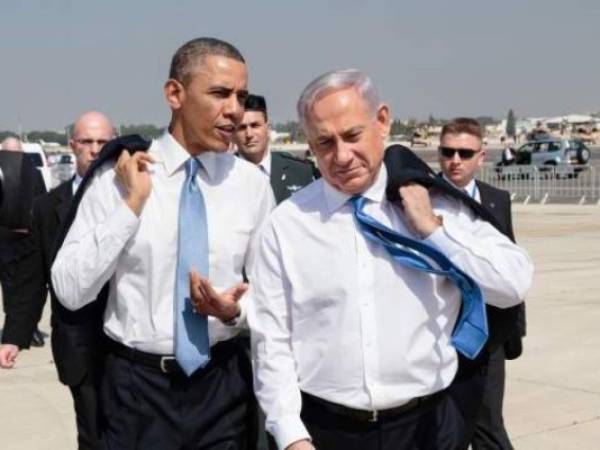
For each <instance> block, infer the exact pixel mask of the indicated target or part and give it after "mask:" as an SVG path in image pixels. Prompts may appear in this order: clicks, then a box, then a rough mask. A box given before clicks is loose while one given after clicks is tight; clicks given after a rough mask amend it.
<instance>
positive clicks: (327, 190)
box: [323, 163, 387, 213]
mask: <svg viewBox="0 0 600 450" xmlns="http://www.w3.org/2000/svg"><path fill="white" fill-rule="evenodd" d="M323 181H324V183H323V194H324V196H325V202H326V203H327V210H328V211H329V212H330V213H332V212H334V211H335V210H337V209H339V208H340V207H341V206H342V205H344V203H346V202H347V201H348V199H349V198H350V197H352V196H351V195H349V194H345V193H343V192H341V191H339V190H337V189H336V188H334V187H333V186H331V185H330V184H329V183H328V182H327V181H326V180H325V179H323ZM386 184H387V171H386V169H385V166H384V165H383V163H382V164H381V166H380V167H379V173H378V174H377V178H375V182H374V183H373V184H372V185H371V186H370V187H369V188H368V189H367V190H366V191H365V192H363V193H362V194H361V195H362V196H363V197H365V198H366V199H368V200H371V201H374V202H378V203H379V202H381V201H382V200H383V199H384V198H385V187H386Z"/></svg>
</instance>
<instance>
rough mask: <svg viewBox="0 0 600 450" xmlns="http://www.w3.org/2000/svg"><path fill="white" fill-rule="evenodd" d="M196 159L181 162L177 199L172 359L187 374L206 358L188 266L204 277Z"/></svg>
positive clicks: (204, 324)
mask: <svg viewBox="0 0 600 450" xmlns="http://www.w3.org/2000/svg"><path fill="white" fill-rule="evenodd" d="M199 167H200V163H199V162H198V160H196V158H190V159H188V160H187V161H186V163H185V174H186V178H185V182H184V184H183V188H182V190H181V199H180V201H179V236H178V243H177V272H176V280H175V359H176V360H177V362H178V363H179V365H180V366H181V368H182V369H183V371H184V372H185V373H186V374H187V375H188V376H190V375H191V374H192V373H194V372H195V371H196V370H197V369H198V368H200V367H204V366H205V365H206V364H207V363H208V361H209V360H210V347H209V341H208V321H207V318H206V316H203V315H201V314H197V313H195V312H194V311H193V310H192V304H191V301H190V270H191V269H192V268H194V269H196V271H197V272H198V273H200V275H202V276H203V277H208V228H207V223H206V206H205V204H204V197H203V196H202V191H200V188H199V187H198V185H197V183H196V173H197V172H198V169H199Z"/></svg>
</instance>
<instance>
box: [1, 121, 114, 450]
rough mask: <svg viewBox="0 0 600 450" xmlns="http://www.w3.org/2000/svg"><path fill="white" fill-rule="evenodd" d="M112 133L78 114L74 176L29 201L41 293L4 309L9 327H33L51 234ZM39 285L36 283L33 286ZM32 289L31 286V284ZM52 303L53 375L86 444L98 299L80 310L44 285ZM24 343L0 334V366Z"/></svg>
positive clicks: (98, 348)
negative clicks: (67, 395)
mask: <svg viewBox="0 0 600 450" xmlns="http://www.w3.org/2000/svg"><path fill="white" fill-rule="evenodd" d="M113 137H114V128H113V126H112V124H111V123H110V121H109V119H108V118H107V117H106V116H105V115H104V114H101V113H99V112H96V111H90V112H86V113H85V114H83V115H81V116H80V117H79V118H78V119H77V121H76V122H75V124H74V125H73V130H72V133H71V140H70V141H69V145H70V147H71V149H72V150H73V153H74V154H75V159H76V174H75V176H74V177H73V178H72V179H71V180H69V181H66V182H64V183H62V184H61V185H59V186H58V187H56V188H55V189H53V190H52V191H50V192H49V193H47V194H45V195H43V196H41V197H39V198H38V199H36V201H35V202H34V204H33V236H34V238H35V243H36V252H35V255H36V258H35V261H36V267H37V273H39V277H38V278H37V279H36V283H37V285H38V286H41V287H42V288H43V290H44V295H41V296H40V295H37V296H36V295H31V296H30V297H29V298H28V299H27V307H26V308H22V309H21V310H20V313H19V314H12V315H7V317H6V322H7V324H9V325H10V327H9V328H10V329H15V330H28V329H31V328H32V327H35V324H36V323H37V321H38V320H39V318H40V316H41V312H42V309H43V306H44V302H45V300H46V295H45V293H46V287H47V286H49V282H50V267H51V266H52V254H53V247H54V240H55V238H56V235H57V233H58V230H59V228H60V225H61V223H62V221H63V220H64V217H65V215H66V213H67V211H68V209H69V204H70V202H71V199H72V198H73V194H74V193H75V191H76V190H77V187H78V186H79V183H80V181H81V178H82V177H83V175H84V174H85V172H86V171H87V169H88V167H89V166H90V164H91V163H92V162H93V161H94V160H95V159H96V157H97V156H98V153H99V152H100V150H101V149H102V146H103V145H104V144H106V142H108V141H109V140H110V139H112V138H113ZM37 291H39V289H37ZM34 292H35V290H34ZM50 294H51V306H52V319H51V324H52V352H53V355H54V362H55V364H56V369H57V372H58V378H59V380H60V381H61V382H62V383H63V384H65V385H67V386H68V387H69V389H70V390H71V394H72V395H73V403H74V407H75V414H76V419H77V434H78V448H79V449H80V450H82V449H91V448H93V446H94V445H95V443H96V441H97V440H98V424H97V417H98V416H97V411H98V402H97V396H98V394H97V392H98V389H97V388H98V382H99V378H100V372H101V367H99V366H98V361H100V360H102V359H103V358H101V357H100V356H102V353H103V345H102V339H101V337H102V334H101V323H100V322H99V319H101V318H102V314H98V312H97V309H98V308H99V307H101V306H102V305H90V307H89V308H83V309H82V310H80V311H76V312H73V311H68V310H66V309H65V308H64V307H63V306H62V305H61V304H60V303H59V302H58V301H57V299H56V296H55V295H54V292H53V291H52V289H50ZM23 347H24V343H23V342H22V341H20V340H19V338H18V337H17V336H11V335H8V336H6V335H5V336H3V344H2V346H0V366H1V367H3V368H11V367H13V366H14V364H15V361H16V358H17V355H18V353H19V350H20V348H23Z"/></svg>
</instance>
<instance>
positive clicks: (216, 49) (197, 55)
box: [169, 37, 246, 84]
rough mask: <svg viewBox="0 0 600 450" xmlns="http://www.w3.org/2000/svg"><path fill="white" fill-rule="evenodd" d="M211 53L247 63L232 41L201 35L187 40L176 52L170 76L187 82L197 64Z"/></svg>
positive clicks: (181, 81)
mask: <svg viewBox="0 0 600 450" xmlns="http://www.w3.org/2000/svg"><path fill="white" fill-rule="evenodd" d="M210 55H218V56H225V57H227V58H231V59H235V60H236V61H239V62H241V63H244V64H246V61H245V60H244V57H243V56H242V54H241V53H240V51H239V50H238V49H237V48H235V47H234V46H233V45H231V44H230V43H228V42H225V41H221V40H220V39H215V38H210V37H201V38H196V39H192V40H191V41H189V42H186V43H185V44H183V45H182V46H181V47H179V49H178V50H177V51H176V52H175V54H174V55H173V59H172V60H171V68H170V70H169V78H173V79H174V80H177V81H179V82H180V83H183V84H185V83H186V82H187V80H188V78H189V76H190V75H191V74H192V73H193V72H194V69H195V68H196V65H197V64H198V63H200V62H201V61H202V60H203V59H204V58H205V57H206V56H210Z"/></svg>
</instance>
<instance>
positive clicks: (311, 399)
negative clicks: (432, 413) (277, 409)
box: [302, 391, 444, 422]
mask: <svg viewBox="0 0 600 450" xmlns="http://www.w3.org/2000/svg"><path fill="white" fill-rule="evenodd" d="M441 392H444V391H441ZM441 392H436V393H434V394H430V395H424V396H423V397H417V398H413V399H412V400H409V401H408V402H407V403H405V404H403V405H400V406H396V407H394V408H388V409H381V410H374V411H369V410H364V409H355V408H349V407H347V406H343V405H340V404H338V403H332V402H330V401H328V400H324V399H322V398H319V397H315V396H314V395H310V394H307V393H306V392H302V408H303V412H304V408H307V409H313V408H315V409H316V410H317V411H320V412H321V413H322V412H323V411H324V412H327V413H329V414H333V415H336V416H341V417H345V418H348V419H353V420H355V421H357V422H379V421H384V420H386V419H393V418H396V417H398V416H400V415H402V414H404V413H406V412H408V411H411V410H413V409H415V408H416V407H418V406H420V405H423V404H424V403H426V402H429V401H432V400H434V399H435V398H437V397H438V396H440V394H441Z"/></svg>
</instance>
